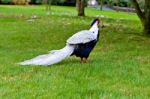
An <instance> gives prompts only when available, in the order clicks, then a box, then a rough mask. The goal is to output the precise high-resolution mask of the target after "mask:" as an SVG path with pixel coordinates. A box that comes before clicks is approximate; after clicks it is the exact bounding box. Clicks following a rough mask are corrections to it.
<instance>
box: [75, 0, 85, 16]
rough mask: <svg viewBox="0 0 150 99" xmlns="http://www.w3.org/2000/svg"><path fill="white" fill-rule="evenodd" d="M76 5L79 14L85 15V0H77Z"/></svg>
mask: <svg viewBox="0 0 150 99" xmlns="http://www.w3.org/2000/svg"><path fill="white" fill-rule="evenodd" d="M76 6H77V10H78V16H85V13H84V8H85V0H76Z"/></svg>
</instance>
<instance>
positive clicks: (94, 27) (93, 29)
mask: <svg viewBox="0 0 150 99" xmlns="http://www.w3.org/2000/svg"><path fill="white" fill-rule="evenodd" d="M89 31H91V32H92V33H94V35H95V38H96V39H97V36H98V33H99V32H98V31H99V28H98V25H97V24H96V23H95V24H93V25H92V27H91V28H90V29H89Z"/></svg>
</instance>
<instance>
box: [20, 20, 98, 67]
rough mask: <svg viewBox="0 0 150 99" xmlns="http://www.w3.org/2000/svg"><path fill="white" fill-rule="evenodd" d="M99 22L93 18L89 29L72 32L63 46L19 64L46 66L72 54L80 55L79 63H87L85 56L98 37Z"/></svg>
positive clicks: (86, 56)
mask: <svg viewBox="0 0 150 99" xmlns="http://www.w3.org/2000/svg"><path fill="white" fill-rule="evenodd" d="M99 23H100V19H98V18H96V19H94V20H93V22H92V23H91V28H90V29H89V30H82V31H80V32H77V33H76V34H74V35H73V36H72V37H70V38H69V39H68V40H67V43H66V46H65V47H64V48H62V49H60V50H52V51H50V52H49V53H48V54H44V55H39V56H37V57H35V58H32V59H30V60H25V61H23V62H20V63H19V64H20V65H43V66H48V65H52V64H55V63H59V62H61V61H62V60H64V59H65V58H67V57H69V56H72V55H76V56H77V57H80V58H81V63H87V58H88V57H89V54H90V52H91V51H92V49H93V48H94V47H95V45H96V43H97V41H98V39H99V28H98V25H99Z"/></svg>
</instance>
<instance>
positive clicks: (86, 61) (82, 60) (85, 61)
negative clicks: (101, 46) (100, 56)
mask: <svg viewBox="0 0 150 99" xmlns="http://www.w3.org/2000/svg"><path fill="white" fill-rule="evenodd" d="M80 63H81V64H86V63H88V60H87V59H86V58H82V59H81V61H80Z"/></svg>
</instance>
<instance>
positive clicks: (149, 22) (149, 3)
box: [144, 0, 150, 35]
mask: <svg viewBox="0 0 150 99" xmlns="http://www.w3.org/2000/svg"><path fill="white" fill-rule="evenodd" d="M144 11H145V12H144V13H145V20H144V33H145V34H149V35H150V0H145V9H144Z"/></svg>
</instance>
